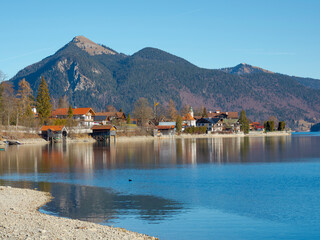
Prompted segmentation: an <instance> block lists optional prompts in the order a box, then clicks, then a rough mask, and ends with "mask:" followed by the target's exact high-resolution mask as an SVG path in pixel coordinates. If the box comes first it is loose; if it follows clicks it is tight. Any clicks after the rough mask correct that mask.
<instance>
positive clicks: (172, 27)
mask: <svg viewBox="0 0 320 240" xmlns="http://www.w3.org/2000/svg"><path fill="white" fill-rule="evenodd" d="M0 9H1V14H0V36H1V38H0V70H2V71H3V72H4V73H6V74H7V75H8V77H9V78H10V77H12V76H14V75H15V74H16V73H17V72H18V71H19V70H21V69H22V68H24V67H26V66H28V65H30V64H33V63H35V62H37V61H40V60H41V59H43V58H45V57H47V56H49V55H52V54H54V53H55V52H56V51H57V50H58V49H59V48H61V47H62V46H64V45H65V44H67V43H68V42H69V41H71V40H72V38H73V37H74V36H77V35H84V36H86V37H87V38H89V39H91V40H92V41H94V42H97V43H102V44H104V45H106V46H109V47H111V48H113V49H114V50H116V51H118V52H123V53H125V54H133V53H135V52H136V51H139V50H140V49H142V48H144V47H156V48H160V49H162V50H165V51H167V52H170V53H172V54H175V55H177V56H179V57H182V58H185V59H186V60H188V61H190V62H191V63H193V64H195V65H197V66H199V67H203V68H222V67H230V66H235V65H237V64H239V63H242V62H245V63H248V64H251V65H254V66H259V67H262V68H265V69H268V70H271V71H274V72H280V73H284V74H288V75H295V76H302V77H313V78H318V79H320V57H319V56H320V14H319V9H320V1H318V0H305V1H302V0H277V1H274V0H268V1H262V0H261V1H259V0H255V1H253V0H252V1H248V0H247V1H246V0H241V1H240V0H230V1H229V0H219V1H215V0H211V1H209V0H208V1H202V0H197V1H188V0H183V1H174V0H171V1H166V0H161V1H160V0H159V1H152V0H145V1H142V0H140V1H139V0H136V1H133V0H128V1H108V0H105V1H102V0H101V1H96V0H91V1H82V0H77V1H71V0H69V1H66V0H64V1H60V0H55V1H43V0H41V1H40V0H28V1H24V0H21V1H17V0H10V1H9V0H3V1H0Z"/></svg>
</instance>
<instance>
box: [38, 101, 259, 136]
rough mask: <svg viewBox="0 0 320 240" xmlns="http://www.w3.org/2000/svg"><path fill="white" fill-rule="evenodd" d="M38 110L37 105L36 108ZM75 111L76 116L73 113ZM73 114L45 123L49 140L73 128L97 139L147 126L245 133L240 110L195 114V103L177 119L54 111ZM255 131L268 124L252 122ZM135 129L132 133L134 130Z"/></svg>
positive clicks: (155, 132) (169, 131)
mask: <svg viewBox="0 0 320 240" xmlns="http://www.w3.org/2000/svg"><path fill="white" fill-rule="evenodd" d="M33 111H34V112H35V113H36V109H34V110H33ZM71 113H72V117H71ZM70 117H71V118H72V121H73V127H68V126H67V124H66V125H44V126H42V127H41V129H40V131H41V135H42V136H43V137H44V138H45V139H46V140H48V141H50V140H53V141H60V140H63V139H65V138H66V137H67V136H68V132H69V131H70V130H71V129H72V130H73V131H76V132H78V133H82V134H89V135H91V136H92V137H93V138H94V139H95V140H97V141H108V140H110V138H111V137H115V136H116V134H118V135H120V136H132V135H139V134H138V133H137V131H138V129H141V128H143V129H144V130H145V134H146V135H150V136H154V137H173V136H176V135H181V134H206V135H213V134H216V135H218V134H243V130H242V129H241V124H240V120H239V114H238V112H222V111H220V110H216V111H208V113H207V114H206V116H195V115H194V112H193V109H192V107H190V110H189V112H188V113H187V114H185V115H184V116H182V118H181V120H179V117H178V118H177V121H166V119H165V118H163V119H161V120H160V121H158V122H157V121H155V119H147V120H146V121H144V122H142V120H141V119H137V118H131V117H130V114H128V115H127V114H125V113H124V112H122V111H117V112H95V111H94V110H93V109H92V108H90V107H89V108H72V109H68V108H58V109H55V110H53V111H52V114H51V119H52V120H55V121H54V122H58V123H60V122H66V121H63V120H67V119H70ZM249 130H250V131H251V132H253V131H257V132H263V131H264V126H263V125H261V124H260V123H259V122H252V123H250V124H249ZM130 133H131V134H130Z"/></svg>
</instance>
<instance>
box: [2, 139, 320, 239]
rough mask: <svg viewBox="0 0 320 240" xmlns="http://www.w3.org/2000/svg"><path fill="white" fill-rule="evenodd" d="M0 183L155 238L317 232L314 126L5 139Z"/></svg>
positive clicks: (52, 207)
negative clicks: (137, 138) (279, 131)
mask: <svg viewBox="0 0 320 240" xmlns="http://www.w3.org/2000/svg"><path fill="white" fill-rule="evenodd" d="M129 179H131V180H132V181H129ZM0 184H2V185H11V186H18V187H26V188H37V189H40V190H43V191H48V192H50V193H51V194H52V195H53V196H54V199H53V201H51V202H50V203H48V204H47V205H45V206H44V207H43V208H42V209H41V211H42V212H45V213H49V214H53V215H57V216H62V217H68V218H75V219H81V220H86V221H92V222H96V223H101V224H106V225H112V226H117V227H123V228H126V229H128V230H132V231H137V232H140V233H145V234H148V235H152V236H156V237H159V238H160V239H319V238H320V134H293V135H292V136H282V137H251V138H248V137H245V138H213V139H177V140H158V141H145V142H135V143H121V142H118V143H116V144H115V145H114V144H111V145H110V146H106V145H99V144H68V145H63V144H55V145H46V146H17V147H8V148H7V149H6V151H5V152H0Z"/></svg>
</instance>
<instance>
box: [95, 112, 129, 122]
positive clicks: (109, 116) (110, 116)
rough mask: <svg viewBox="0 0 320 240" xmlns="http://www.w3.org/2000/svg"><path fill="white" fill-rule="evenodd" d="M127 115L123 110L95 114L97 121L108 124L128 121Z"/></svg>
mask: <svg viewBox="0 0 320 240" xmlns="http://www.w3.org/2000/svg"><path fill="white" fill-rule="evenodd" d="M126 119H127V118H126V115H125V113H123V112H97V113H96V114H95V116H94V121H95V122H96V123H102V124H106V122H112V121H113V120H116V121H126Z"/></svg>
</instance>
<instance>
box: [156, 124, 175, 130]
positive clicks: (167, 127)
mask: <svg viewBox="0 0 320 240" xmlns="http://www.w3.org/2000/svg"><path fill="white" fill-rule="evenodd" d="M156 128H158V129H159V130H166V129H174V125H170V126H156Z"/></svg>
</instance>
